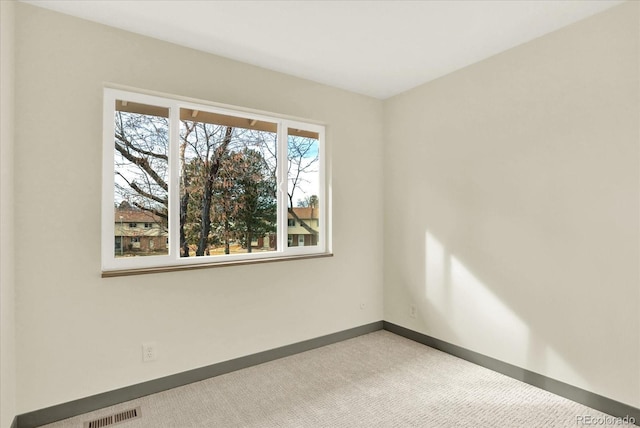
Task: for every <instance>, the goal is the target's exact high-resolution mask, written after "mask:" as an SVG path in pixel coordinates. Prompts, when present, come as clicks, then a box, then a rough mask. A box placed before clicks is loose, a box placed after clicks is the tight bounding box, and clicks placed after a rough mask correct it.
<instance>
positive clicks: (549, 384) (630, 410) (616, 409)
mask: <svg viewBox="0 0 640 428" xmlns="http://www.w3.org/2000/svg"><path fill="white" fill-rule="evenodd" d="M383 325H384V329H385V330H388V331H390V332H391V333H395V334H397V335H399V336H403V337H406V338H407V339H411V340H414V341H416V342H419V343H422V344H423V345H427V346H430V347H431V348H435V349H438V350H440V351H443V352H446V353H447V354H450V355H453V356H456V357H458V358H462V359H463V360H467V361H469V362H472V363H474V364H477V365H479V366H482V367H486V368H488V369H490V370H493V371H495V372H498V373H502V374H504V375H506V376H509V377H512V378H514V379H517V380H519V381H522V382H525V383H528V384H529V385H533V386H536V387H538V388H540V389H544V390H545V391H549V392H551V393H553V394H556V395H559V396H561V397H565V398H568V399H569V400H572V401H575V402H577V403H580V404H584V405H585V406H588V407H591V408H592V409H596V410H600V411H601V412H603V413H606V414H608V415H611V416H615V417H620V418H624V417H625V416H628V417H629V418H634V419H635V421H636V425H637V424H638V423H640V409H637V408H635V407H633V406H629V405H628V404H624V403H620V402H619V401H615V400H612V399H610V398H607V397H603V396H602V395H598V394H595V393H593V392H589V391H586V390H584V389H581V388H578V387H575V386H573V385H569V384H567V383H564V382H560V381H557V380H555V379H551V378H548V377H546V376H543V375H541V374H538V373H535V372H532V371H529V370H526V369H523V368H520V367H517V366H514V365H511V364H509V363H505V362H504V361H500V360H496V359H495V358H491V357H488V356H486V355H482V354H479V353H477V352H474V351H470V350H468V349H465V348H462V347H460V346H457V345H453V344H451V343H448V342H445V341H443V340H440V339H436V338H434V337H431V336H427V335H426V334H422V333H418V332H417V331H414V330H410V329H408V328H406V327H402V326H399V325H396V324H393V323H390V322H388V321H383Z"/></svg>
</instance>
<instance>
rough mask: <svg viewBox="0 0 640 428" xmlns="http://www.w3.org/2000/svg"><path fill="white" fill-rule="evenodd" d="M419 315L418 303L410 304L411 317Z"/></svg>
mask: <svg viewBox="0 0 640 428" xmlns="http://www.w3.org/2000/svg"><path fill="white" fill-rule="evenodd" d="M417 315H418V309H417V308H416V305H413V304H411V305H409V316H410V317H411V318H415V317H416V316H417Z"/></svg>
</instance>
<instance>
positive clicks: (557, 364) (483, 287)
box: [424, 231, 586, 387]
mask: <svg viewBox="0 0 640 428" xmlns="http://www.w3.org/2000/svg"><path fill="white" fill-rule="evenodd" d="M424 292H425V298H426V301H427V302H428V303H429V307H430V308H433V309H437V310H438V313H440V314H442V316H443V317H445V318H446V320H445V322H446V323H447V326H448V328H449V329H450V331H451V332H452V333H453V334H454V335H455V339H453V338H447V337H438V338H439V339H442V340H445V341H451V342H456V343H454V344H456V345H459V346H462V347H464V348H467V349H470V350H473V351H476V352H480V353H481V354H484V355H488V356H491V357H493V358H497V359H499V360H503V361H511V362H513V363H515V364H517V365H519V366H521V367H524V368H528V369H530V370H532V371H536V372H539V373H543V374H544V372H545V371H546V368H547V367H554V370H556V371H557V370H558V369H560V370H561V372H562V373H564V375H565V376H564V377H563V378H564V379H567V380H569V379H574V380H575V379H580V381H581V382H584V378H583V377H582V376H580V375H579V374H577V373H576V371H575V370H574V369H572V367H571V365H570V364H569V363H567V361H566V360H564V359H563V358H562V356H560V355H559V354H558V353H557V352H556V351H555V350H554V349H552V348H551V347H550V346H549V344H548V342H547V340H545V338H544V337H540V336H537V335H536V333H535V331H532V329H531V328H530V326H529V325H528V324H527V323H526V322H525V321H524V320H523V319H522V318H521V317H520V316H518V314H516V313H515V312H514V311H513V309H512V308H510V307H509V305H508V304H507V303H505V302H503V301H502V300H501V299H500V298H499V297H498V296H497V295H496V294H495V292H494V291H492V290H491V288H490V287H489V286H487V284H485V283H484V282H482V281H481V280H480V279H479V278H478V277H477V276H476V275H475V274H474V273H473V272H472V271H471V270H470V269H469V268H468V267H467V266H466V265H465V264H464V263H462V261H461V260H460V259H458V258H457V257H455V256H454V255H452V254H450V253H449V252H448V251H447V249H446V248H445V246H444V245H443V244H442V243H441V242H440V241H439V240H438V239H436V238H435V237H434V236H433V234H432V233H430V232H429V231H427V232H426V234H425V289H424ZM540 310H541V311H543V310H544V308H540ZM425 321H426V322H427V323H428V322H429V319H428V318H427V319H426V320H425ZM432 321H433V320H432ZM581 386H582V387H585V386H586V385H584V384H583V385H581Z"/></svg>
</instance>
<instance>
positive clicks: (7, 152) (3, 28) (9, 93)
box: [0, 1, 16, 427]
mask: <svg viewBox="0 0 640 428" xmlns="http://www.w3.org/2000/svg"><path fill="white" fill-rule="evenodd" d="M14 19H15V3H14V2H13V1H0V236H1V237H2V239H0V426H2V427H8V426H9V425H10V424H11V421H12V420H13V417H14V416H15V415H16V399H15V396H16V366H15V307H14V296H15V285H14V274H13V273H14V270H13V265H14V257H13V255H14V252H15V248H14V239H13V236H14V235H13V162H12V161H13V147H14V133H13V130H14V127H13V107H14V105H13V102H14V99H13V96H14V92H13V84H14V80H13V79H14V66H15V61H14Z"/></svg>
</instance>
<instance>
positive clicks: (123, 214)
mask: <svg viewBox="0 0 640 428" xmlns="http://www.w3.org/2000/svg"><path fill="white" fill-rule="evenodd" d="M114 221H115V222H116V223H119V222H120V221H122V222H123V223H162V222H163V219H162V218H160V217H158V216H157V215H155V214H153V213H151V212H149V211H143V210H134V209H124V210H120V209H116V210H115V212H114Z"/></svg>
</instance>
